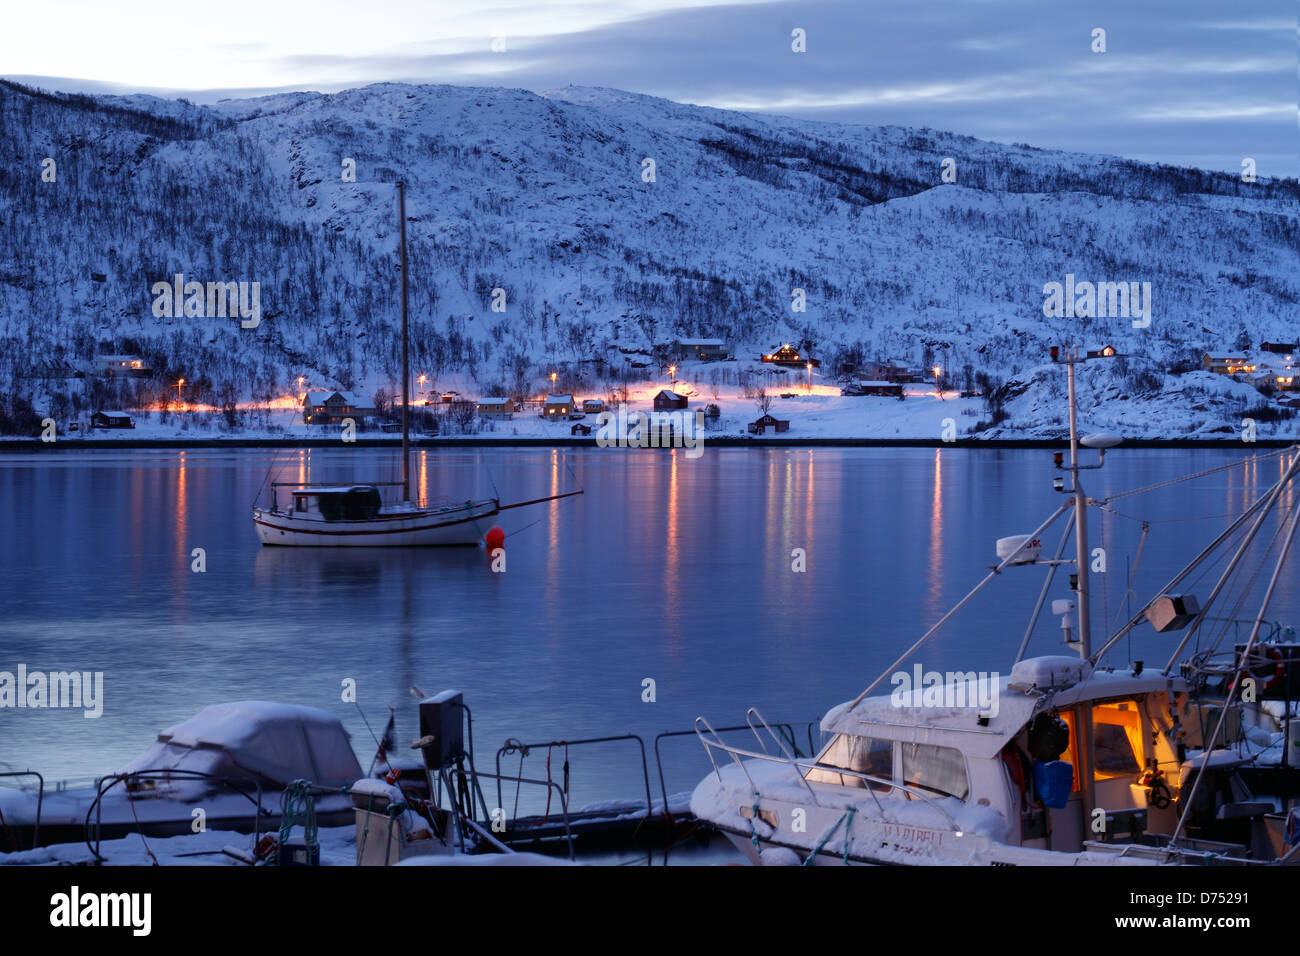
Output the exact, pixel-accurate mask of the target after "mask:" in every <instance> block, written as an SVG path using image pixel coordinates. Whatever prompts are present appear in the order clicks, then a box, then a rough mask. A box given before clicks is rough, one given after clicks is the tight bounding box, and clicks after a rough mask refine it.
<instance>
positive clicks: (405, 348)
mask: <svg viewBox="0 0 1300 956" xmlns="http://www.w3.org/2000/svg"><path fill="white" fill-rule="evenodd" d="M397 214H398V218H399V219H400V221H401V246H402V501H403V502H409V501H410V500H411V450H410V449H411V438H410V422H409V421H408V417H409V413H410V408H411V366H410V337H411V336H410V328H409V320H408V318H407V311H406V184H405V183H404V182H402V181H401V180H400V179H399V180H398V181H397Z"/></svg>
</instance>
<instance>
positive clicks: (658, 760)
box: [654, 720, 816, 820]
mask: <svg viewBox="0 0 1300 956" xmlns="http://www.w3.org/2000/svg"><path fill="white" fill-rule="evenodd" d="M814 723H816V721H811V720H810V721H808V722H807V726H808V749H809V750H810V751H812V750H813V746H812V725H813V724H814ZM772 726H773V727H776V728H778V729H779V728H784V729H786V730H788V731H789V732H790V739H791V741H793V740H794V728H795V725H794V724H791V723H776V724H773V725H772ZM744 729H745V727H744V726H743V725H738V726H735V727H723V728H722V733H724V734H725V733H729V732H731V731H739V730H744ZM751 729H752V728H751ZM690 736H698V733H697V731H696V730H694V729H691V730H670V731H665V732H664V733H662V734H658V735H656V736H655V739H654V754H655V768H656V770H658V772H659V792H660V793H661V794H662V795H663V798H664V816H666V817H668V818H669V819H670V820H671V819H672V814H671V813H669V811H668V784H667V781H666V780H665V779H664V762H663V756H662V755H661V754H660V753H659V741H661V740H664V739H665V738H667V737H690ZM795 752H796V754H797V753H798V749H797V748H796V751H795Z"/></svg>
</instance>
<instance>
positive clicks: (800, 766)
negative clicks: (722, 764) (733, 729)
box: [695, 717, 962, 833]
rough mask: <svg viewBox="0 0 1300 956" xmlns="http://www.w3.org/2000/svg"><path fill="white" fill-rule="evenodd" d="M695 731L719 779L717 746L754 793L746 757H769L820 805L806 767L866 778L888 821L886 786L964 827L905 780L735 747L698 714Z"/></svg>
mask: <svg viewBox="0 0 1300 956" xmlns="http://www.w3.org/2000/svg"><path fill="white" fill-rule="evenodd" d="M701 724H703V725H704V727H705V728H706V729H707V730H708V733H709V737H711V738H712V739H708V738H706V737H705V735H704V733H702V732H701V731H700V725H701ZM750 729H751V730H752V729H753V728H752V727H751V728H750ZM695 733H696V736H698V737H699V738H700V743H701V744H703V745H704V749H705V751H706V752H707V753H708V754H709V762H710V763H711V764H713V772H714V775H715V776H717V778H718V779H719V780H721V779H722V771H721V770H720V769H719V767H718V763H717V760H716V759H715V758H714V756H713V751H714V750H721V751H722V752H723V753H725V754H727V755H728V756H730V757H731V759H732V761H733V762H734V763H735V764H736V766H737V767H739V768H740V772H741V773H743V774H744V775H745V779H746V780H748V781H749V785H750V787H751V788H753V790H754V792H755V793H759V792H760V791H759V787H758V785H757V784H755V783H754V778H753V777H751V776H750V774H749V768H748V767H746V766H745V760H766V761H768V762H769V763H779V764H785V765H786V766H787V767H790V768H791V769H792V770H794V772H795V775H796V776H797V777H798V778H799V782H800V783H801V784H803V787H804V789H805V790H807V791H808V797H809V799H810V800H811V801H812V803H813V804H814V805H815V806H819V807H823V806H825V804H824V803H822V801H821V800H820V799H819V798H818V796H817V791H816V790H814V789H813V786H812V784H811V783H809V782H808V777H807V776H806V774H805V773H804V772H803V770H804V769H805V768H806V769H807V770H810V771H811V770H821V771H824V772H825V773H833V774H836V775H837V776H839V777H841V778H843V777H853V778H855V779H857V780H861V781H862V782H863V784H864V787H863V789H865V790H866V792H867V795H868V796H870V797H871V799H872V801H873V802H874V803H875V805H876V808H877V810H879V811H880V816H881V818H882V819H883V820H885V821H887V822H889V823H896V822H898V821H896V820H893V819H891V818H890V815H889V812H888V811H887V810H886V809H885V805H884V804H883V803H881V801H880V798H879V797H878V796H876V789H877V788H883V789H886V790H890V791H898V792H900V793H905V794H907V795H908V796H909V797H912V798H914V799H917V800H921V801H922V802H924V803H925V804H926V805H927V806H929V807H932V808H933V809H934V810H936V811H937V812H938V813H939V814H940V815H941V816H942V817H943V818H944V819H945V820H947V821H948V824H949V826H950V827H951V828H952V830H953V832H955V833H961V829H962V828H961V826H960V825H959V824H958V823H957V821H956V820H955V819H954V818H953V816H952V814H951V813H949V812H948V811H947V810H945V809H944V808H943V807H941V806H940V805H939V803H938V801H936V800H935V798H934V797H933V796H932V795H930V794H928V793H926V792H925V791H923V790H921V789H919V788H917V787H913V786H911V785H909V784H905V783H895V782H894V781H892V780H888V779H886V778H884V777H877V776H875V775H873V774H869V773H861V772H859V771H857V770H846V769H843V768H841V767H829V766H826V765H824V764H820V763H818V762H817V761H816V759H815V758H814V759H809V760H800V759H799V758H797V757H784V756H782V757H778V756H775V755H773V754H769V753H767V752H763V753H756V752H755V751H752V750H745V749H744V748H742V747H736V746H734V745H732V744H729V743H727V742H726V741H724V740H723V739H722V738H721V737H720V736H719V735H718V732H717V731H716V730H714V729H713V727H712V725H710V724H709V722H708V720H706V719H705V718H704V717H696V718H695ZM742 758H743V759H742Z"/></svg>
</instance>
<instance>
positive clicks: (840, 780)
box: [806, 734, 894, 790]
mask: <svg viewBox="0 0 1300 956" xmlns="http://www.w3.org/2000/svg"><path fill="white" fill-rule="evenodd" d="M822 767H838V768H840V769H842V770H853V771H856V772H857V773H864V774H869V775H870V776H872V777H880V778H881V779H882V780H893V779H894V742H893V741H892V740H884V739H881V738H877V737H856V736H854V735H853V734H836V735H835V736H834V737H832V738H831V742H830V743H829V744H827V745H826V749H825V750H823V751H822V752H821V756H819V757H818V758H817V766H816V767H813V768H811V769H809V771H808V773H807V775H806V779H807V780H808V781H810V782H811V783H837V784H839V785H840V786H844V787H865V786H866V781H865V780H863V779H862V778H861V777H854V776H852V775H846V774H842V773H835V772H834V771H833V770H823V769H821V768H822ZM871 789H873V790H889V789H890V787H889V785H888V784H886V783H872V785H871Z"/></svg>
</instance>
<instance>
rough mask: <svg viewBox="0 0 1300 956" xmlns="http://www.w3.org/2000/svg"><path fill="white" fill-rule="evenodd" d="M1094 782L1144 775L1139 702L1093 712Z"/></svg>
mask: <svg viewBox="0 0 1300 956" xmlns="http://www.w3.org/2000/svg"><path fill="white" fill-rule="evenodd" d="M1092 747H1093V759H1094V760H1095V762H1096V769H1095V772H1094V773H1093V778H1094V779H1096V780H1107V779H1109V778H1111V777H1123V776H1132V775H1134V774H1137V773H1141V771H1142V715H1141V712H1140V711H1139V710H1138V705H1137V702H1136V701H1132V700H1125V701H1118V702H1116V703H1112V704H1097V705H1096V706H1095V707H1093V708H1092Z"/></svg>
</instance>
